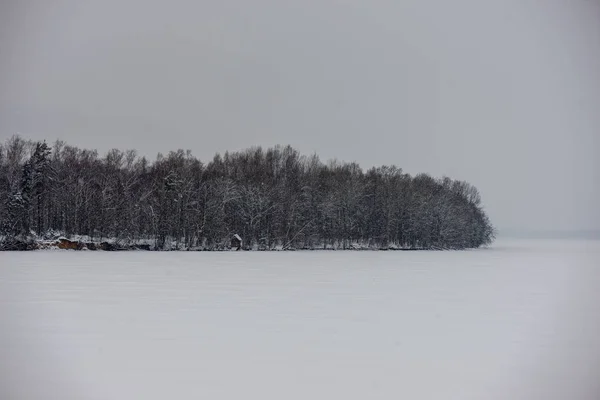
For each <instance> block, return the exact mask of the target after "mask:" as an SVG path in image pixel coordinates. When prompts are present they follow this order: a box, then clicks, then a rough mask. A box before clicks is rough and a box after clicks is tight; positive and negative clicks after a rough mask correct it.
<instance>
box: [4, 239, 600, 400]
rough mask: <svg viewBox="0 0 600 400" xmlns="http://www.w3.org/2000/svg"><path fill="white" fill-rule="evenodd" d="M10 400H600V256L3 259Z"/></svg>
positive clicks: (553, 251)
mask: <svg viewBox="0 0 600 400" xmlns="http://www.w3.org/2000/svg"><path fill="white" fill-rule="evenodd" d="M0 318H1V325H0V391H1V392H0V398H2V399H6V400H12V399H18V400H20V399H32V400H37V399H40V400H41V399H44V400H50V399H60V400H70V399H73V400H80V399H85V400H87V399H94V400H96V399H97V400H112V399H122V400H133V399H144V400H153V399H178V400H181V399H194V400H196V399H212V400H214V399H260V400H268V399H277V400H282V399H344V400H348V399H443V400H448V399H477V400H481V399H511V400H515V399H517V400H520V399H523V400H525V399H544V400H548V399H560V400H563V399H584V400H585V399H590V400H591V399H597V398H598V397H597V396H598V395H599V394H600V383H599V382H600V242H599V241H581V240H579V241H575V240H573V241H570V240H566V241H558V240H548V241H499V242H498V243H497V244H496V245H495V246H494V247H493V248H491V249H482V250H471V251H461V252H367V251H364V252H353V251H338V252H333V251H331V252H324V251H315V252H308V251H306V252H268V253H259V252H228V253H210V252H202V253H196V252H172V253H155V252H142V251H140V252H123V253H112V252H74V251H39V252H22V253H12V252H5V253H1V252H0Z"/></svg>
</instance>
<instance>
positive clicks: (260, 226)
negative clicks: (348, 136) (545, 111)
mask: <svg viewBox="0 0 600 400" xmlns="http://www.w3.org/2000/svg"><path fill="white" fill-rule="evenodd" d="M235 235H238V236H239V237H240V238H241V239H242V243H241V244H240V246H239V247H240V248H242V249H244V250H294V249H380V250H388V249H401V250H416V249H466V248H477V247H480V246H485V245H488V244H490V243H491V242H492V241H493V239H494V228H493V226H492V224H491V223H490V221H489V219H488V217H487V215H486V213H485V212H484V210H483V206H482V203H481V197H480V195H479V192H478V191H477V189H476V188H475V187H474V186H472V185H470V184H469V183H467V182H464V181H458V180H452V179H450V178H448V177H443V178H434V177H431V176H429V175H427V174H417V175H415V176H411V175H409V174H406V173H404V172H403V171H402V169H400V168H398V167H395V166H381V167H374V168H370V169H368V170H366V171H365V170H363V169H362V168H361V167H360V166H359V165H358V164H356V163H354V162H349V163H348V162H340V161H336V160H333V161H329V162H322V161H321V160H320V159H319V158H318V156H317V155H310V156H305V155H301V154H299V153H298V152H297V151H296V150H294V149H293V148H291V147H290V146H285V147H283V146H277V147H274V148H269V149H262V148H261V147H253V148H250V149H247V150H244V151H238V152H231V153H229V152H226V153H225V154H223V155H220V154H216V155H215V156H214V158H213V159H212V160H210V161H208V162H206V163H204V162H202V161H200V160H198V159H197V158H196V157H194V156H193V155H192V153H191V152H190V151H189V150H188V151H183V150H178V151H171V152H169V153H168V154H166V155H163V154H158V156H157V158H156V160H154V161H149V160H148V159H147V158H146V157H143V156H139V155H138V154H137V152H136V151H135V150H127V151H120V150H117V149H113V150H110V151H109V152H108V153H107V154H106V155H104V156H101V155H99V153H98V152H97V151H96V150H88V149H80V148H77V147H74V146H70V145H67V144H66V143H65V142H63V141H56V142H54V143H52V144H51V145H48V144H47V143H46V142H35V141H30V140H26V139H24V138H22V137H20V136H13V137H12V138H10V139H8V140H6V141H5V142H4V143H3V144H0V249H4V250H15V249H33V248H40V247H39V244H40V243H52V241H56V240H58V239H59V238H63V239H69V240H73V241H77V242H81V243H84V242H85V243H87V247H89V249H95V248H96V247H95V245H94V243H96V244H100V243H108V244H110V246H108V245H107V249H131V248H143V249H146V250H225V249H230V248H231V241H232V237H235ZM36 243H37V244H38V245H36ZM79 247H80V248H81V246H79ZM83 247H85V245H84V246H83ZM92 247H93V248H92ZM97 248H101V247H97Z"/></svg>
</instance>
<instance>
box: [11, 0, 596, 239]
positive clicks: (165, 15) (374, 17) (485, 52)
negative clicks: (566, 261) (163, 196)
mask: <svg viewBox="0 0 600 400" xmlns="http://www.w3.org/2000/svg"><path fill="white" fill-rule="evenodd" d="M15 133H20V134H21V135H22V136H24V137H26V138H31V139H47V140H49V141H53V140H54V139H56V138H60V139H63V140H66V141H67V142H68V143H70V144H73V145H78V146H81V147H88V148H97V149H98V150H100V151H101V152H105V151H106V150H108V149H110V148H113V147H117V148H121V149H126V148H135V149H137V150H138V151H139V152H140V153H142V154H145V155H149V156H150V157H151V158H154V157H155V155H156V153H157V152H159V151H161V152H167V151H168V150H174V149H178V148H183V149H190V150H192V151H193V153H194V154H195V155H197V156H198V157H200V158H201V159H202V160H206V161H208V160H209V159H211V158H212V156H213V154H214V153H215V152H223V151H225V150H236V149H242V148H246V147H249V146H253V145H262V146H272V145H275V144H291V145H292V146H294V147H295V148H297V149H298V150H299V151H301V152H302V153H312V152H317V153H318V154H319V155H320V156H321V158H322V159H324V160H327V159H330V158H334V157H335V158H338V159H340V160H345V161H357V162H359V163H360V164H361V165H362V166H363V167H370V166H373V165H381V164H396V165H398V166H399V167H401V168H403V169H404V170H405V171H406V172H409V173H411V174H414V173H418V172H428V173H430V174H433V175H435V176H442V175H448V176H450V177H452V178H458V179H464V180H468V181H469V182H471V183H473V184H474V185H476V186H477V187H478V188H479V189H480V192H481V194H482V197H483V200H484V203H485V207H486V210H487V211H488V212H489V214H490V217H491V219H492V222H493V223H494V224H495V225H496V226H498V227H499V228H501V229H502V228H511V229H528V230H529V229H556V230H571V229H598V228H600V206H599V204H600V162H599V161H598V156H599V153H600V6H599V2H597V1H594V0H588V1H585V0H539V1H535V0H498V1H482V0H455V1H446V0H429V1H427V0H395V1H373V0H370V1H365V0H355V1H342V0H338V1H332V0H318V1H316V0H315V1H307V0H302V1H283V0H279V1H276V0H273V1H267V0H253V1H242V0H237V1H223V0H221V1H185V2H183V1H160V2H155V1H146V0H136V1H123V0H102V1H83V0H81V1H80V0H74V1H61V0H53V1H45V0H40V1H27V0H23V1H19V0H1V1H0V139H1V140H2V141H4V140H5V139H6V138H8V137H10V136H11V135H13V134H15Z"/></svg>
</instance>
